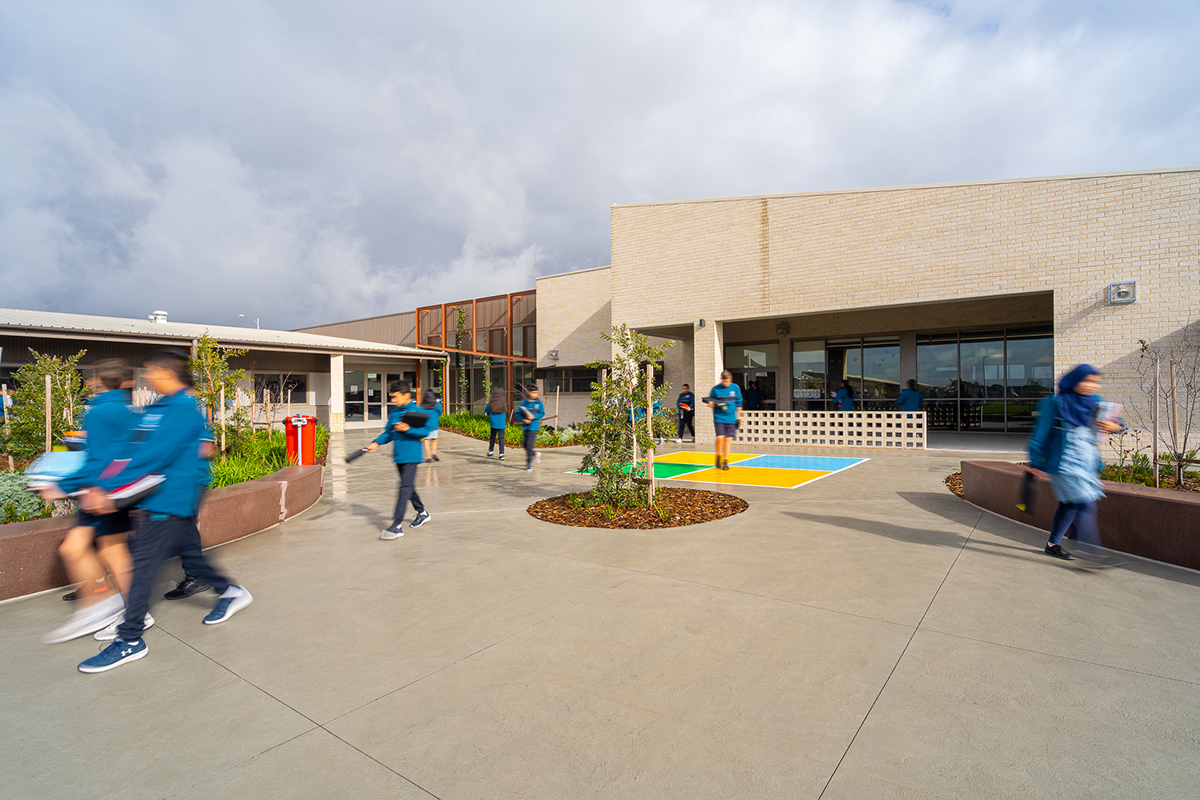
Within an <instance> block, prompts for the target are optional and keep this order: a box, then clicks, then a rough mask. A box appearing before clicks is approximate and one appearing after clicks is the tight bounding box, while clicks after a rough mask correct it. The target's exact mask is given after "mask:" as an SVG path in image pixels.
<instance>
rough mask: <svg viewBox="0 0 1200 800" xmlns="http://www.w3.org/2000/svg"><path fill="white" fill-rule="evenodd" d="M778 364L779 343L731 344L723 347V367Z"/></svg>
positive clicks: (759, 367)
mask: <svg viewBox="0 0 1200 800" xmlns="http://www.w3.org/2000/svg"><path fill="white" fill-rule="evenodd" d="M778 366H779V343H778V342H768V343H766V344H731V345H727V346H726V347H725V369H761V368H762V367H778Z"/></svg>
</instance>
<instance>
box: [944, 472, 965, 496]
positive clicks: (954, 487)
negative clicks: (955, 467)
mask: <svg viewBox="0 0 1200 800" xmlns="http://www.w3.org/2000/svg"><path fill="white" fill-rule="evenodd" d="M946 488H948V489H949V490H950V491H952V492H954V493H955V494H956V495H958V496H959V497H961V498H963V499H964V500H965V499H966V495H964V494H963V488H962V472H951V473H950V474H949V475H947V476H946Z"/></svg>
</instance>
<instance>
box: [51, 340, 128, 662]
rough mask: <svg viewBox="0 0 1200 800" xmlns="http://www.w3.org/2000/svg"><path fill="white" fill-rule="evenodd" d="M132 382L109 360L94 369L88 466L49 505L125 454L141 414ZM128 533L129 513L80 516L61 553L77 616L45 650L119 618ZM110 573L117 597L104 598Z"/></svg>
mask: <svg viewBox="0 0 1200 800" xmlns="http://www.w3.org/2000/svg"><path fill="white" fill-rule="evenodd" d="M132 381H133V369H132V368H131V367H130V366H129V365H128V364H127V363H125V362H124V361H122V360H120V359H116V358H113V359H105V360H104V361H100V362H98V363H97V364H96V366H95V367H94V368H93V374H92V377H91V378H90V379H89V380H88V385H89V386H90V387H91V390H92V397H91V399H89V400H88V403H87V412H86V414H85V415H84V418H83V429H84V431H85V432H86V433H87V461H86V462H85V463H84V465H83V468H82V469H80V470H79V471H78V472H76V473H75V474H74V475H71V476H69V477H68V478H66V479H64V480H62V481H60V482H59V484H58V491H53V490H52V491H50V492H47V493H46V497H47V498H48V499H59V498H61V497H66V496H67V494H69V493H71V492H76V491H81V490H83V489H85V488H87V487H89V486H93V485H94V484H95V483H96V482H97V481H99V480H100V475H101V474H102V473H103V472H104V470H105V468H107V467H108V466H109V465H110V464H111V463H112V462H113V461H114V460H116V459H118V458H121V457H122V456H123V455H124V454H125V450H126V448H127V446H128V444H129V438H130V436H131V435H132V433H133V429H134V427H135V426H136V425H137V413H136V412H135V411H134V410H133V408H132V407H131V405H130V402H129V400H130V398H129V392H128V391H127V390H126V389H124V388H122V387H124V386H125V385H127V384H129V383H131V382H132ZM129 528H130V524H129V512H128V511H117V512H114V513H112V514H105V515H94V514H89V513H88V512H86V511H80V512H79V516H78V517H77V518H76V523H75V525H74V526H72V528H71V529H70V530H69V531H67V536H66V538H65V539H63V542H62V544H61V545H59V548H58V553H59V555H60V556H62V560H63V566H64V567H66V570H67V577H68V578H69V579H70V580H71V582H72V583H75V584H78V588H77V589H76V590H75V607H76V610H75V612H74V613H73V614H72V615H71V618H70V619H69V620H68V621H67V623H66V624H65V625H63V626H62V627H61V628H59V629H57V630H55V631H54V632H52V633H50V634H48V635H47V636H46V637H45V639H44V641H45V642H46V644H56V643H58V642H66V641H69V640H71V639H75V638H77V637H79V636H86V635H87V634H89V633H95V632H96V631H98V630H102V629H104V628H106V627H108V626H109V625H111V624H112V623H113V622H114V621H115V620H117V619H119V618H120V616H121V611H122V610H123V609H124V608H125V598H124V596H123V595H127V594H128V593H129V580H130V574H131V572H132V564H131V562H130V559H129V549H128V547H127V546H126V543H125V538H126V534H127V533H128V532H129ZM107 573H111V574H112V576H113V579H114V581H115V583H116V589H117V591H115V592H109V593H106V594H105V596H103V597H101V596H99V595H98V594H97V593H96V590H95V589H94V587H95V586H96V585H97V584H98V583H100V582H101V580H102V579H103V578H104V576H105V575H106V574H107ZM101 591H103V590H101Z"/></svg>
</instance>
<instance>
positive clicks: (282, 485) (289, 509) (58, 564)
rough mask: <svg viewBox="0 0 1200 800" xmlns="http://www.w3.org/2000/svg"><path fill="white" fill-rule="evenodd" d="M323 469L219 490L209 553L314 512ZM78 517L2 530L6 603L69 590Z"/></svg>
mask: <svg viewBox="0 0 1200 800" xmlns="http://www.w3.org/2000/svg"><path fill="white" fill-rule="evenodd" d="M324 475H325V473H324V470H323V469H322V468H321V467H287V468H285V469H281V470H279V471H278V472H273V473H271V474H270V475H266V476H264V477H262V478H257V479H255V480H252V481H247V482H246V483H238V484H234V485H233V486H225V487H222V488H220V489H213V490H212V491H210V492H208V493H207V494H206V495H205V496H204V504H203V505H202V506H201V507H200V520H199V522H200V540H201V542H203V544H204V546H205V547H213V546H214V545H218V544H224V543H225V542H231V541H233V540H234V539H240V538H242V537H243V536H249V535H250V534H252V533H258V532H259V531H262V530H266V529H267V528H270V527H271V526H273V525H278V524H279V523H280V522H282V521H283V520H285V519H288V518H290V517H294V516H295V515H296V514H299V513H300V512H301V511H304V510H305V509H307V508H310V507H312V506H313V505H314V504H315V503H316V502H317V501H318V500H320V499H321V491H322V488H323V486H324V479H325V478H324ZM72 521H73V518H72V517H58V518H54V519H38V520H33V521H32V522H13V523H9V524H8V525H0V600H8V599H9V598H12V597H21V596H23V595H27V594H34V593H35V592H41V591H45V590H46V589H53V588H55V587H57V586H65V585H66V583H67V574H66V572H65V571H64V570H63V567H62V561H61V560H60V559H59V557H58V546H59V545H60V544H61V543H62V540H63V537H64V536H66V533H67V530H68V529H69V528H70V527H71V522H72Z"/></svg>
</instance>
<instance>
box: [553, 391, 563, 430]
mask: <svg viewBox="0 0 1200 800" xmlns="http://www.w3.org/2000/svg"><path fill="white" fill-rule="evenodd" d="M561 394H562V385H561V383H560V384H559V385H558V386H556V387H554V424H555V426H556V427H557V428H558V429H559V430H562V420H560V419H559V418H558V401H559V397H560V396H561Z"/></svg>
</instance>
